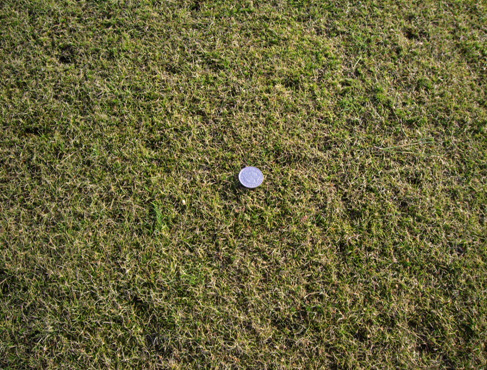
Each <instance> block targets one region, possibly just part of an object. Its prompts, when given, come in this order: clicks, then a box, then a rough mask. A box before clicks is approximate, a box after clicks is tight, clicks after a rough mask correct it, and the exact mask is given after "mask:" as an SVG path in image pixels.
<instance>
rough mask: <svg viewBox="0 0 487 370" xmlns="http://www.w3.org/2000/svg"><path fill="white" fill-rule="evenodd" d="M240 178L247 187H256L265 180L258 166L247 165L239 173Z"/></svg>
mask: <svg viewBox="0 0 487 370" xmlns="http://www.w3.org/2000/svg"><path fill="white" fill-rule="evenodd" d="M238 179H239V180H240V183H241V184H242V185H243V186H245V187H246V188H256V187H257V186H259V185H260V184H262V181H264V175H263V174H262V172H261V171H260V170H259V169H258V168H257V167H245V168H244V169H242V171H240V173H239V174H238Z"/></svg>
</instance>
